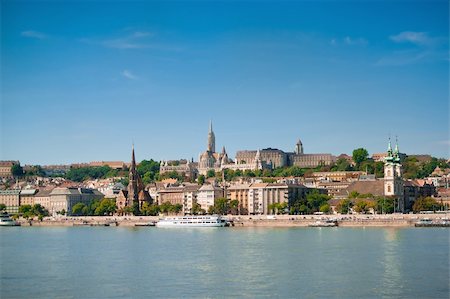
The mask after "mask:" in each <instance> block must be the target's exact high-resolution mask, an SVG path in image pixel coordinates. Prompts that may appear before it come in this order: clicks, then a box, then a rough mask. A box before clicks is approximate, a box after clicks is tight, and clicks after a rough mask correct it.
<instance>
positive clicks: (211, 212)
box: [208, 206, 218, 215]
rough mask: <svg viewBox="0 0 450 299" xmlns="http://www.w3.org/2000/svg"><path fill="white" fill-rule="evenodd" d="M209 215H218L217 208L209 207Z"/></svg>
mask: <svg viewBox="0 0 450 299" xmlns="http://www.w3.org/2000/svg"><path fill="white" fill-rule="evenodd" d="M208 214H209V215H213V214H218V213H217V211H216V207H215V206H209V208H208Z"/></svg>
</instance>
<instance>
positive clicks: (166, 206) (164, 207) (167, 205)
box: [159, 201, 172, 214]
mask: <svg viewBox="0 0 450 299" xmlns="http://www.w3.org/2000/svg"><path fill="white" fill-rule="evenodd" d="M171 206H172V204H171V203H170V202H168V201H166V202H164V203H162V204H161V205H160V206H159V210H160V211H161V213H164V214H167V213H169V212H170V209H171Z"/></svg>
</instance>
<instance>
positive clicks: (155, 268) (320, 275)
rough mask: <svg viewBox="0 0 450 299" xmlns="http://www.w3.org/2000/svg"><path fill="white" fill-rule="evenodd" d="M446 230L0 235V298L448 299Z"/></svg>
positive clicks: (107, 230) (21, 231)
mask: <svg viewBox="0 0 450 299" xmlns="http://www.w3.org/2000/svg"><path fill="white" fill-rule="evenodd" d="M449 232H450V230H449V229H445V228H401V229H398V228H202V229H161V228H149V227H140V228H120V227H21V228H16V227H14V228H1V229H0V274H1V284H0V295H1V296H0V297H1V298H237V297H239V298H256V297H258V298H449Z"/></svg>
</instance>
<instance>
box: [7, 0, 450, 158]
mask: <svg viewBox="0 0 450 299" xmlns="http://www.w3.org/2000/svg"><path fill="white" fill-rule="evenodd" d="M448 38H449V4H448V1H433V0H423V1H414V2H412V1H400V0H398V1H351V2H345V1H288V2H282V1H246V2H239V1H226V2H225V1H224V2H212V1H200V2H190V1H181V2H175V1H165V2H158V1H139V2H131V1H112V2H107V1H70V2H68V1H45V2H44V1H13V0H8V1H5V0H1V153H0V159H14V160H20V161H21V163H22V164H60V163H72V162H88V161H96V160H124V161H128V160H129V159H130V151H131V145H132V143H133V142H134V144H135V148H136V157H137V160H142V159H150V158H153V159H155V160H161V159H162V160H165V159H178V158H191V157H194V159H195V160H197V159H198V155H199V153H200V152H202V151H204V150H205V149H206V141H207V140H206V139H207V131H208V123H209V120H210V119H212V120H213V125H214V131H215V134H216V147H217V149H218V150H220V148H221V147H222V145H225V147H226V149H227V151H228V153H229V155H230V156H231V157H234V155H235V152H236V151H237V150H240V149H258V148H265V147H274V148H280V149H282V150H285V151H292V150H293V149H294V145H295V143H296V141H297V139H298V138H300V139H301V140H302V142H303V145H304V148H305V152H306V153H319V152H321V153H332V154H336V155H338V154H341V153H348V154H351V152H352V150H353V149H355V148H357V147H365V148H367V149H368V151H369V153H374V152H383V151H385V150H386V144H387V139H388V137H389V135H391V136H392V137H393V138H395V135H398V138H399V144H400V150H401V151H402V152H406V153H409V154H413V153H416V154H422V153H429V154H432V155H434V156H438V157H447V158H448V157H449V145H450V143H449V139H450V138H449V101H448V98H449V87H448V85H449V42H448Z"/></svg>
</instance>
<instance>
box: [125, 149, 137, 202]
mask: <svg viewBox="0 0 450 299" xmlns="http://www.w3.org/2000/svg"><path fill="white" fill-rule="evenodd" d="M128 180H129V183H128V188H127V189H128V196H127V204H126V205H127V206H129V207H131V206H133V203H137V204H139V183H140V180H139V174H138V172H137V169H136V159H135V157H134V145H133V149H132V151H131V165H130V172H129V173H128Z"/></svg>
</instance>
